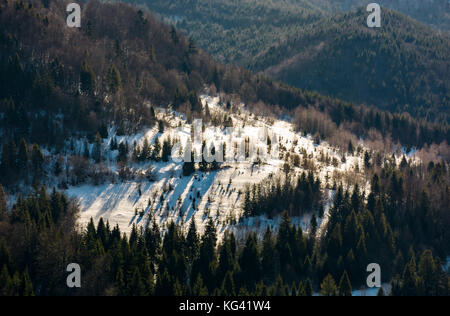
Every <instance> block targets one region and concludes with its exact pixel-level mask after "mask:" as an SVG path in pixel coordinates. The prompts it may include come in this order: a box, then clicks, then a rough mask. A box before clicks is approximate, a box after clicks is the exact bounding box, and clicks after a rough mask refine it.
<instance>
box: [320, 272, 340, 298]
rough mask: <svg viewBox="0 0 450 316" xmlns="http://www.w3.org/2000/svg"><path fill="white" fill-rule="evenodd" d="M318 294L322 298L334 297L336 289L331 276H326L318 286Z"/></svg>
mask: <svg viewBox="0 0 450 316" xmlns="http://www.w3.org/2000/svg"><path fill="white" fill-rule="evenodd" d="M320 294H321V295H322V296H336V295H337V287H336V282H335V281H334V279H333V276H332V275H331V274H328V275H327V276H326V277H325V279H323V281H322V283H321V285H320Z"/></svg>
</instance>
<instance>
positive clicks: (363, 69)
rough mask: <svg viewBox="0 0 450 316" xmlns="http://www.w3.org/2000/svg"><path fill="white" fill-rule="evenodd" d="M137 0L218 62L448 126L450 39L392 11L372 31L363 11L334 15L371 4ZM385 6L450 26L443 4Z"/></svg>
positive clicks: (303, 0) (388, 3)
mask: <svg viewBox="0 0 450 316" xmlns="http://www.w3.org/2000/svg"><path fill="white" fill-rule="evenodd" d="M133 2H134V3H136V1H133ZM137 3H142V4H145V5H147V6H148V7H149V8H150V9H151V10H153V11H155V12H157V13H159V14H160V15H161V16H162V17H163V18H164V19H168V20H169V21H171V22H173V23H176V25H177V27H178V28H179V29H181V30H182V31H184V32H185V33H186V34H187V35H188V36H190V37H192V38H193V39H194V40H195V41H196V42H197V43H198V44H199V45H200V46H201V47H202V48H204V49H206V50H208V51H209V52H210V53H211V54H212V55H213V56H214V57H215V58H217V59H218V60H220V61H223V62H227V63H238V64H240V65H243V66H247V67H249V68H250V69H251V70H254V71H264V72H265V73H266V74H269V75H270V76H272V77H273V78H274V79H277V80H284V81H286V82H287V83H289V84H293V85H295V86H297V87H299V88H303V89H311V90H317V91H319V92H320V93H322V94H326V95H330V96H335V97H339V98H342V99H344V100H348V101H355V102H364V103H367V104H373V105H375V106H377V107H379V108H382V109H387V110H390V111H393V112H396V113H402V112H404V111H406V112H409V113H410V114H412V115H413V116H415V117H417V118H421V119H422V118H426V119H427V120H431V121H436V120H439V121H441V122H446V123H448V108H449V107H448V105H449V87H448V80H446V78H448V76H449V60H450V58H449V53H448V52H449V47H450V44H449V43H450V40H449V37H448V36H447V35H443V34H440V33H439V32H438V31H435V30H432V29H429V28H427V27H425V26H424V25H422V24H420V23H418V22H416V21H415V20H413V19H409V18H406V17H405V16H403V15H401V14H397V13H395V12H393V11H390V10H388V9H385V10H383V11H382V13H383V19H384V20H383V27H382V28H381V30H368V29H367V26H366V18H367V15H368V13H367V12H366V11H365V9H359V10H357V11H352V12H351V13H348V14H345V15H344V14H337V15H336V16H333V15H332V14H335V13H337V12H342V11H347V10H351V9H353V8H355V7H357V6H362V5H367V3H368V1H358V0H355V1H352V0H349V1H328V0H321V1H314V2H312V1H306V0H297V1H295V0H290V1H283V2H270V1H257V0H246V1H239V2H235V1H214V0H212V1H206V0H192V1H183V0H178V1H171V2H167V1H159V0H156V1H146V0H140V1H137ZM381 4H382V5H386V7H389V8H395V9H398V10H400V11H401V12H403V13H405V14H410V15H411V16H412V17H415V18H418V19H419V20H421V21H423V22H425V23H427V22H430V23H436V24H439V25H440V27H441V28H442V29H445V28H446V26H445V25H447V24H448V20H449V19H448V2H445V1H442V2H440V1H438V2H436V1H434V2H430V1H412V2H411V1H408V2H407V3H406V2H404V1H384V2H382V3H381ZM440 21H442V23H441V22H440ZM341 68H342V70H341ZM300 73H301V75H300ZM344 83H345V84H344ZM442 113H445V115H443V116H442Z"/></svg>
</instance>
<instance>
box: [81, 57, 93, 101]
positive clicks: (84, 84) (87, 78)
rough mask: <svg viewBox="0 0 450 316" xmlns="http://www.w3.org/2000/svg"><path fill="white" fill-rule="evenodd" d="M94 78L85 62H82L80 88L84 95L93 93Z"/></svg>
mask: <svg viewBox="0 0 450 316" xmlns="http://www.w3.org/2000/svg"><path fill="white" fill-rule="evenodd" d="M95 85H96V77H95V73H94V71H93V70H92V68H91V67H90V66H89V64H88V63H87V62H86V61H83V64H82V66H81V73H80V88H81V91H83V92H85V93H88V94H90V93H93V92H94V91H95Z"/></svg>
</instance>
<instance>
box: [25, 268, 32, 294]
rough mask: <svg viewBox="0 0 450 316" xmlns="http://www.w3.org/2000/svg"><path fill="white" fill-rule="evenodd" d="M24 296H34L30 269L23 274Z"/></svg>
mask: <svg viewBox="0 0 450 316" xmlns="http://www.w3.org/2000/svg"><path fill="white" fill-rule="evenodd" d="M22 295H23V296H34V290H33V283H32V282H31V279H30V275H29V273H28V268H27V269H25V271H24V273H23V290H22Z"/></svg>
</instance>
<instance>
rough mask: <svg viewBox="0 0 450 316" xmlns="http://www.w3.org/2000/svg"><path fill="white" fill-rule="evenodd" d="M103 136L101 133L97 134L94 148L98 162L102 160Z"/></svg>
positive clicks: (95, 158)
mask: <svg viewBox="0 0 450 316" xmlns="http://www.w3.org/2000/svg"><path fill="white" fill-rule="evenodd" d="M102 143H103V140H102V137H101V136H100V133H97V135H96V136H95V149H94V160H95V162H96V163H99V162H101V161H102Z"/></svg>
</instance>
